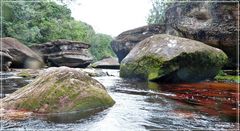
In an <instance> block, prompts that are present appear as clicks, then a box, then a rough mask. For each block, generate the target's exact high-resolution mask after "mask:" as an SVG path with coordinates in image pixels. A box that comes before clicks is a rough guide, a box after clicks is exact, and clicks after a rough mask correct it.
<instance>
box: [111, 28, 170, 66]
mask: <svg viewBox="0 0 240 131" xmlns="http://www.w3.org/2000/svg"><path fill="white" fill-rule="evenodd" d="M164 32H165V27H164V26H162V25H148V26H143V27H139V28H136V29H132V30H128V31H125V32H123V33H121V34H120V35H118V36H117V37H116V38H115V40H113V41H112V42H111V46H112V49H113V51H114V52H115V54H116V55H117V57H118V61H119V62H121V61H122V59H124V57H125V56H127V54H128V53H129V52H130V50H132V48H133V47H134V46H135V45H137V44H138V42H140V41H142V40H144V39H145V38H147V37H149V36H152V35H155V34H161V33H164Z"/></svg>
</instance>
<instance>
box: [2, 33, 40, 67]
mask: <svg viewBox="0 0 240 131" xmlns="http://www.w3.org/2000/svg"><path fill="white" fill-rule="evenodd" d="M1 41H2V44H1V45H2V46H1V54H2V55H3V61H4V65H6V66H4V65H3V67H4V68H5V67H8V66H9V65H11V67H14V68H40V67H41V66H42V65H43V60H42V58H41V57H40V56H39V55H38V54H36V53H35V52H33V51H32V50H31V49H30V48H28V47H27V46H26V45H24V44H22V43H20V42H19V41H18V40H16V39H14V38H10V37H5V38H1ZM9 62H10V63H11V64H10V63H9Z"/></svg>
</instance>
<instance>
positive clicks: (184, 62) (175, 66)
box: [120, 34, 227, 82]
mask: <svg viewBox="0 0 240 131" xmlns="http://www.w3.org/2000/svg"><path fill="white" fill-rule="evenodd" d="M226 61H227V56H226V55H225V53H224V52H223V51H221V50H220V49H217V48H214V47H211V46H208V45H205V44H203V43H201V42H198V41H194V40H190V39H186V38H180V37H176V36H171V35H166V34H162V35H154V36H151V37H149V38H147V39H145V40H143V41H141V42H140V43H139V44H138V45H136V46H135V47H134V48H133V49H132V50H131V52H130V53H129V54H128V55H127V56H126V57H125V58H124V59H123V61H122V63H121V69H120V76H121V77H127V78H140V79H144V80H152V81H160V82H197V81H201V80H205V79H207V78H213V77H214V76H215V75H216V74H217V73H218V71H219V70H220V69H221V67H222V66H223V65H224V64H225V63H226Z"/></svg>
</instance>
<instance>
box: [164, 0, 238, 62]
mask: <svg viewBox="0 0 240 131" xmlns="http://www.w3.org/2000/svg"><path fill="white" fill-rule="evenodd" d="M165 17H166V21H165V23H166V25H167V29H166V30H167V31H166V33H168V34H171V35H177V36H181V37H185V38H189V39H194V40H197V41H201V42H203V43H205V44H207V45H210V46H213V47H217V48H219V49H222V50H223V51H224V52H225V53H226V54H227V55H228V57H229V60H230V64H228V66H229V67H231V66H232V67H236V65H237V44H238V26H237V23H238V21H239V20H238V17H239V16H238V4H237V2H187V3H184V4H183V3H180V2H176V3H174V4H173V5H171V6H170V7H169V8H168V10H167V11H166V14H165Z"/></svg>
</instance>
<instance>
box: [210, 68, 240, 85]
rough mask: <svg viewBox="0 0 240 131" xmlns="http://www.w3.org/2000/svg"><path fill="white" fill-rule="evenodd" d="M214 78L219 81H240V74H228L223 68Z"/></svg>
mask: <svg viewBox="0 0 240 131" xmlns="http://www.w3.org/2000/svg"><path fill="white" fill-rule="evenodd" d="M214 79H215V80H217V81H224V82H233V83H240V77H239V76H237V75H228V74H226V73H224V72H223V71H222V70H221V71H219V73H218V75H217V76H216V77H215V78H214Z"/></svg>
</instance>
